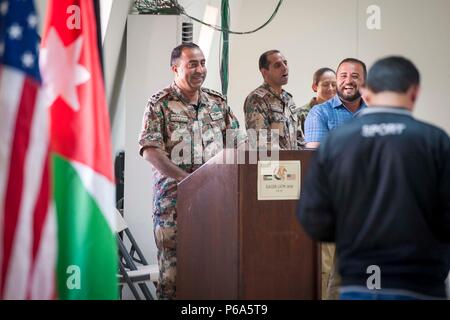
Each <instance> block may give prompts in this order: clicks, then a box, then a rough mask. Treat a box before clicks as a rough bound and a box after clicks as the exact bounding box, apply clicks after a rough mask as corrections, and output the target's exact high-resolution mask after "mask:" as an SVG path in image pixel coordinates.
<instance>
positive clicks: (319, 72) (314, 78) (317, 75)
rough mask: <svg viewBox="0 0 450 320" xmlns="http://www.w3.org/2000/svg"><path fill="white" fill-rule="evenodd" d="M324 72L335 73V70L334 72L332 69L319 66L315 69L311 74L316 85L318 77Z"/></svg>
mask: <svg viewBox="0 0 450 320" xmlns="http://www.w3.org/2000/svg"><path fill="white" fill-rule="evenodd" d="M325 72H332V73H334V74H336V72H334V70H333V69H331V68H320V69H319V70H317V71H316V72H314V75H313V84H315V85H318V84H319V81H320V77H321V76H323V74H324V73H325Z"/></svg>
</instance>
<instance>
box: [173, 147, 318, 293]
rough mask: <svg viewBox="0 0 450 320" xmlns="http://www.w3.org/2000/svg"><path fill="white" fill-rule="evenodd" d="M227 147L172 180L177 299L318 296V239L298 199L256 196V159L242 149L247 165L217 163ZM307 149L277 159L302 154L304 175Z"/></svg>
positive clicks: (293, 157)
mask: <svg viewBox="0 0 450 320" xmlns="http://www.w3.org/2000/svg"><path fill="white" fill-rule="evenodd" d="M227 152H232V151H231V150H224V151H222V152H220V153H219V154H217V155H216V156H215V157H214V158H212V159H211V160H210V161H208V162H207V163H205V164H204V165H203V166H202V167H200V168H199V169H198V170H196V171H195V172H194V173H193V174H191V175H190V176H189V177H188V178H186V179H185V180H183V181H182V182H181V183H180V184H179V185H178V201H177V223H178V247H177V256H178V260H177V270H178V271H177V299H182V300H184V299H227V300H228V299H233V300H234V299H271V300H272V299H320V288H321V285H320V274H321V271H320V264H321V260H320V250H319V248H320V246H319V244H318V243H317V242H314V241H312V240H311V239H310V238H309V237H308V236H307V235H306V233H305V232H304V231H303V229H302V227H301V225H300V224H299V222H298V220H297V217H296V208H297V204H298V201H297V200H258V198H257V187H258V177H257V175H258V165H257V163H255V162H256V161H253V163H251V161H249V157H250V155H249V152H248V151H246V152H245V157H246V161H245V164H223V163H224V162H225V161H224V160H223V159H225V158H226V157H227V156H228V155H227ZM313 153H314V151H312V150H299V151H279V160H280V161H285V160H296V161H300V165H301V180H300V181H301V182H302V181H303V177H304V174H305V172H306V170H307V168H308V164H309V161H310V158H311V156H312V155H313ZM234 160H236V157H235V159H234ZM232 162H234V163H236V161H232Z"/></svg>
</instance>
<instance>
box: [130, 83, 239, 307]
mask: <svg viewBox="0 0 450 320" xmlns="http://www.w3.org/2000/svg"><path fill="white" fill-rule="evenodd" d="M237 128H239V123H238V121H237V119H236V117H235V116H234V115H233V113H232V111H231V109H230V107H228V106H227V104H226V101H225V98H224V97H223V96H222V95H221V94H220V93H217V92H215V91H212V90H208V89H205V88H201V90H200V95H199V103H198V106H197V108H196V107H194V106H193V105H191V104H189V102H188V100H187V99H186V98H185V97H184V96H183V95H182V93H181V92H180V89H179V88H178V87H177V86H176V85H175V84H172V85H171V86H169V87H167V88H165V89H163V90H162V91H160V92H158V93H157V94H155V95H154V96H152V97H151V98H150V100H149V102H148V104H147V108H146V109H145V113H144V117H143V123H142V131H141V134H140V137H139V145H140V154H141V155H142V154H143V151H144V149H145V148H147V147H155V148H160V149H161V150H162V151H164V152H165V153H166V154H167V157H168V158H169V159H170V160H171V161H172V162H173V163H175V164H176V165H177V166H178V167H180V168H181V169H182V170H184V171H186V172H188V173H192V172H193V171H195V170H196V169H198V168H199V167H200V165H201V164H202V163H204V162H205V161H207V160H208V159H209V158H211V157H212V156H214V155H215V154H216V153H217V152H219V151H220V150H221V149H222V144H223V143H225V130H227V129H237ZM240 138H241V139H242V136H240ZM193 142H194V143H193ZM195 142H197V143H195ZM153 177H154V203H153V207H154V211H153V225H154V230H153V231H154V237H155V242H156V246H157V249H158V264H159V268H160V273H159V282H158V287H157V296H158V298H159V299H173V298H175V289H176V288H175V278H176V265H177V254H176V245H177V211H176V203H177V181H176V180H175V179H172V178H170V177H168V176H165V175H163V174H161V173H160V172H159V171H158V170H156V169H155V168H153Z"/></svg>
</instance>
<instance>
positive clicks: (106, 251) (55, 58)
mask: <svg viewBox="0 0 450 320" xmlns="http://www.w3.org/2000/svg"><path fill="white" fill-rule="evenodd" d="M40 68H41V76H42V83H43V89H44V91H45V93H46V95H47V96H46V99H47V101H46V105H47V106H48V108H49V110H50V115H51V117H50V118H51V134H50V136H51V138H50V149H51V153H50V157H51V164H52V177H53V195H54V202H55V207H56V221H57V235H58V236H57V237H58V243H57V267H56V295H57V298H59V299H117V298H118V286H117V278H116V277H117V276H116V274H117V248H116V242H115V236H114V232H115V231H114V230H115V219H114V217H115V215H114V214H115V208H114V190H115V189H114V188H115V184H114V178H113V169H112V153H111V142H110V126H109V117H108V111H107V107H106V100H105V94H104V86H103V80H102V73H101V68H100V63H99V54H98V48H97V31H96V24H95V13H94V8H93V1H91V0H78V1H76V0H55V1H48V11H47V16H46V23H45V29H44V32H43V36H42V42H41V51H40Z"/></svg>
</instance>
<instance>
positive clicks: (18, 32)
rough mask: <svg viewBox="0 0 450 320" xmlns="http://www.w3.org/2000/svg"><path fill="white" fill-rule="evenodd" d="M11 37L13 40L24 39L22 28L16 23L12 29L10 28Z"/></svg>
mask: <svg viewBox="0 0 450 320" xmlns="http://www.w3.org/2000/svg"><path fill="white" fill-rule="evenodd" d="M8 32H9V37H10V38H11V39H16V40H20V38H22V27H21V26H19V25H18V24H17V23H14V24H13V25H12V26H11V27H10V28H9V31H8Z"/></svg>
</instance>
